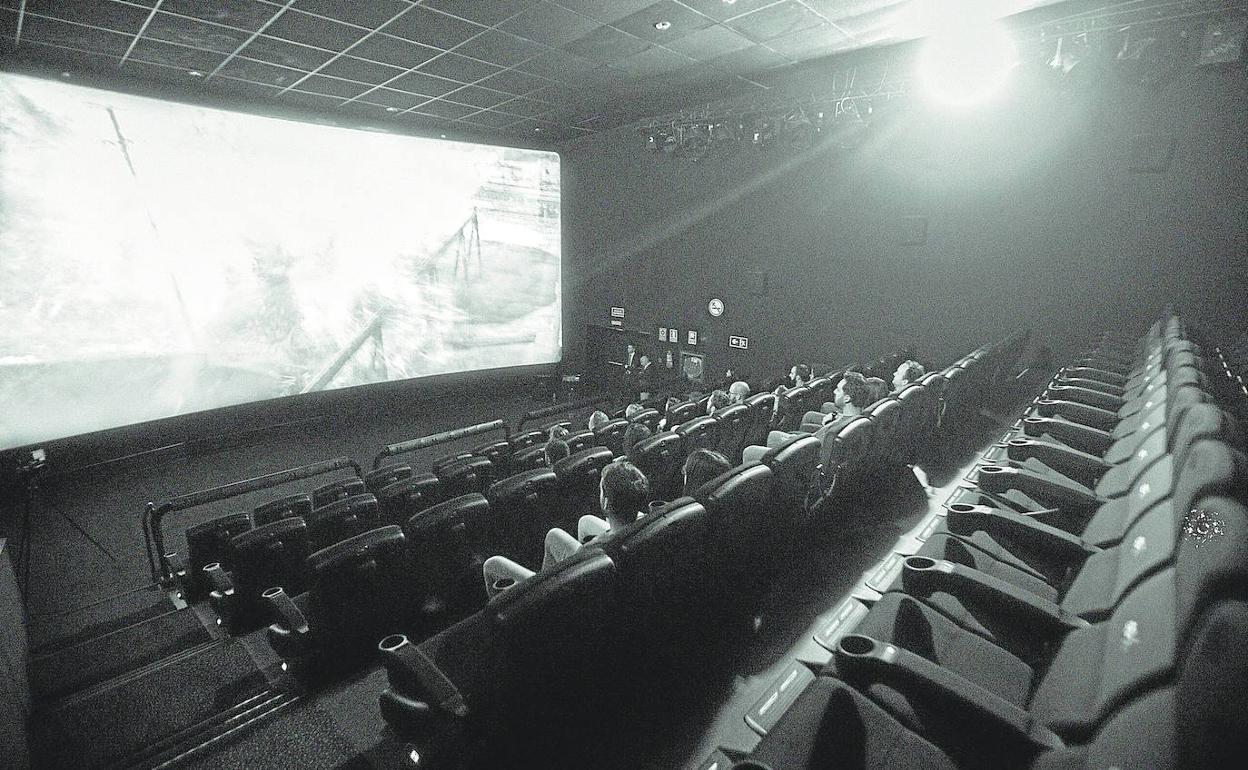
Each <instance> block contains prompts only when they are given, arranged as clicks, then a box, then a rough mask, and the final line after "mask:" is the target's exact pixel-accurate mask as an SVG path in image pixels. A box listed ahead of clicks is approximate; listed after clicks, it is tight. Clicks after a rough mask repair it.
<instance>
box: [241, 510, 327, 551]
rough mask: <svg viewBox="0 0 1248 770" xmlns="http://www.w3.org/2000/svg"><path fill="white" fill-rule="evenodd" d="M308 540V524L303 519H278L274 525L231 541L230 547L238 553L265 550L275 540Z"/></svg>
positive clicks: (256, 529) (249, 531) (253, 530)
mask: <svg viewBox="0 0 1248 770" xmlns="http://www.w3.org/2000/svg"><path fill="white" fill-rule="evenodd" d="M298 538H302V539H304V540H307V538H308V524H307V522H305V521H304V520H303V519H301V518H297V517H296V518H289V519H278V520H277V521H275V522H273V523H272V524H265V525H264V526H263V527H256V528H255V529H252V530H248V531H247V532H243V533H242V534H239V535H235V536H234V538H233V539H232V540H230V547H231V548H233V549H234V550H235V551H237V552H240V553H241V552H243V551H248V550H251V549H254V548H265V547H267V546H268V545H269V543H272V542H273V541H275V540H295V539H298Z"/></svg>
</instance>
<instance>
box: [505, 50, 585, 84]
mask: <svg viewBox="0 0 1248 770" xmlns="http://www.w3.org/2000/svg"><path fill="white" fill-rule="evenodd" d="M597 66H598V64H597V63H596V62H592V61H589V60H588V59H585V58H582V57H580V56H575V55H573V54H570V53H567V52H565V51H547V52H546V53H544V54H542V55H541V56H538V57H536V58H533V59H529V60H528V61H526V62H525V63H524V64H523V65H522V66H521V67H520V69H522V70H524V71H525V72H531V73H533V74H534V75H541V76H542V77H545V78H550V79H552V80H567V79H568V78H569V77H570V76H572V75H575V74H576V73H578V72H584V71H585V70H591V69H593V68H594V67H597Z"/></svg>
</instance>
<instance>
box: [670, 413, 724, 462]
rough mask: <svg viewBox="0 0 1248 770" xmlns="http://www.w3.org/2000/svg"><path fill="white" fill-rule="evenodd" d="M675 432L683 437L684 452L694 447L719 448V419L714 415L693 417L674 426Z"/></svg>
mask: <svg viewBox="0 0 1248 770" xmlns="http://www.w3.org/2000/svg"><path fill="white" fill-rule="evenodd" d="M676 433H677V434H679V435H680V436H681V438H683V439H684V442H685V454H689V453H690V452H692V451H693V450H695V449H718V448H719V421H718V420H716V419H715V418H714V417H710V416H703V417H694V418H693V419H692V420H690V421H689V422H686V423H683V424H681V425H677V426H676Z"/></svg>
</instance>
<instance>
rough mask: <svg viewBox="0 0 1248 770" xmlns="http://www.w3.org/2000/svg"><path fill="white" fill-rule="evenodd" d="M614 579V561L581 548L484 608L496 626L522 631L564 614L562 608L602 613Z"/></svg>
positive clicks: (596, 552)
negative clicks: (491, 615) (599, 611)
mask: <svg viewBox="0 0 1248 770" xmlns="http://www.w3.org/2000/svg"><path fill="white" fill-rule="evenodd" d="M614 580H615V562H613V561H612V560H611V557H610V556H607V555H606V554H605V553H603V552H602V551H600V550H598V549H596V548H582V549H580V550H579V551H577V553H576V554H575V555H573V556H571V557H569V558H567V559H565V560H563V561H562V562H560V563H559V564H557V565H555V566H554V567H553V568H551V569H544V570H542V571H541V572H538V573H537V574H536V575H534V576H532V577H530V578H529V579H527V580H525V581H523V582H522V583H520V584H519V585H517V586H515V587H514V588H511V589H509V590H507V591H503V592H502V593H500V594H497V595H495V596H494V598H493V599H491V600H490V602H489V604H488V605H487V609H488V611H489V612H491V613H492V614H493V616H494V621H495V623H497V625H498V627H499V628H500V629H501V630H503V631H504V632H506V631H523V630H525V629H526V628H528V629H532V628H537V627H540V626H541V625H543V624H544V622H545V621H547V620H559V619H561V618H562V616H564V615H566V614H567V610H564V609H561V608H564V607H568V608H573V609H574V610H575V609H581V608H584V609H585V610H586V611H587V612H594V611H595V610H601V609H602V608H603V607H604V606H605V603H606V602H607V601H608V597H609V593H610V591H611V589H612V588H613V585H614Z"/></svg>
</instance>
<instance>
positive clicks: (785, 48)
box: [767, 25, 852, 60]
mask: <svg viewBox="0 0 1248 770" xmlns="http://www.w3.org/2000/svg"><path fill="white" fill-rule="evenodd" d="M850 45H852V38H850V37H848V36H846V35H845V34H843V33H841V32H840V31H838V30H837V29H836V28H835V27H832V26H831V25H823V26H820V27H814V28H812V29H807V30H804V31H802V32H795V33H793V34H791V35H781V36H779V37H776V38H772V39H771V40H768V41H767V47H768V48H770V49H772V50H773V51H775V52H776V53H781V54H784V55H785V56H788V57H789V58H790V59H797V60H803V59H816V58H818V57H820V56H828V55H830V54H833V53H836V52H837V51H840V50H844V49H845V48H847V47H848V46H850Z"/></svg>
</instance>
